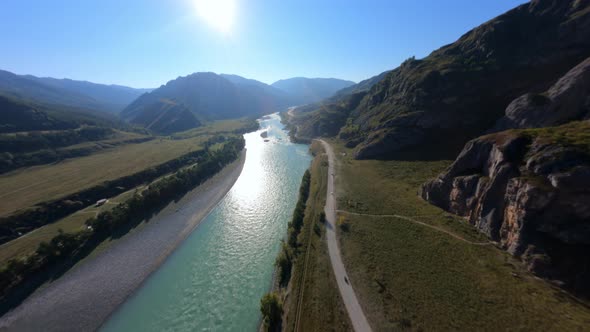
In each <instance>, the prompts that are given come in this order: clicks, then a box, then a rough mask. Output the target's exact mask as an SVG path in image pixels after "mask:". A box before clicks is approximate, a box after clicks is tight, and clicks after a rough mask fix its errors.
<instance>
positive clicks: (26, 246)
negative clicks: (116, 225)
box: [0, 187, 141, 266]
mask: <svg viewBox="0 0 590 332" xmlns="http://www.w3.org/2000/svg"><path fill="white" fill-rule="evenodd" d="M137 189H141V187H139V188H137ZM134 192H135V189H133V190H129V191H126V192H124V193H122V194H120V195H118V196H116V197H113V198H110V199H109V201H108V202H107V203H106V204H104V205H102V206H100V207H95V206H89V207H87V208H85V209H82V210H80V211H77V212H75V213H73V214H71V215H69V216H67V217H65V218H63V219H60V220H58V221H56V222H54V223H51V224H48V225H45V226H43V227H40V228H37V229H35V230H33V231H32V232H29V233H27V234H25V235H24V236H21V237H19V238H17V239H14V240H12V241H10V242H7V243H5V244H3V245H1V246H0V266H2V265H3V264H4V263H6V262H7V261H8V260H10V259H12V258H18V257H26V256H27V255H29V254H32V253H33V252H34V251H35V250H36V249H37V248H38V247H39V244H41V242H49V241H51V239H52V238H53V237H54V236H56V235H57V234H58V233H59V231H60V230H62V231H63V232H64V233H75V232H76V231H79V230H82V229H83V228H84V227H86V225H85V222H86V220H88V219H89V218H91V217H94V216H96V215H97V214H98V213H100V212H102V211H106V210H110V209H112V208H113V207H115V206H116V205H117V204H119V203H122V202H124V201H126V200H127V199H128V198H130V197H132V195H133V193H134Z"/></svg>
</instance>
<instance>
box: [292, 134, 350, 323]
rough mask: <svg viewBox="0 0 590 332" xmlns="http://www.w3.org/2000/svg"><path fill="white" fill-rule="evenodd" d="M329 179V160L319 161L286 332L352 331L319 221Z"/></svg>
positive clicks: (313, 168)
mask: <svg viewBox="0 0 590 332" xmlns="http://www.w3.org/2000/svg"><path fill="white" fill-rule="evenodd" d="M316 144H317V143H315V144H314V145H313V146H312V150H314V151H315V152H316V153H321V152H322V151H321V147H320V146H316ZM327 176H328V167H327V157H326V156H325V155H323V156H318V157H316V158H315V159H314V161H313V163H312V166H311V185H310V195H309V198H308V200H307V207H306V210H305V217H304V224H303V228H302V230H301V233H300V235H299V239H298V242H299V243H300V248H301V254H300V255H299V256H298V258H297V260H296V261H295V263H294V267H293V273H292V276H291V283H290V285H289V292H288V293H289V295H288V296H287V299H286V301H285V317H284V326H283V330H284V331H295V330H298V331H351V330H352V327H351V323H350V320H349V318H348V314H347V313H346V308H345V307H344V304H343V303H342V300H341V298H340V293H339V292H338V287H337V285H336V279H335V278H334V272H333V270H332V265H331V264H330V258H329V256H328V246H327V243H326V238H325V227H324V225H323V224H322V222H321V219H320V213H321V212H322V211H323V210H324V206H325V200H326V185H327ZM306 261H307V264H306ZM302 290H303V291H302ZM297 315H299V320H297ZM296 324H298V325H299V326H298V329H297V327H296Z"/></svg>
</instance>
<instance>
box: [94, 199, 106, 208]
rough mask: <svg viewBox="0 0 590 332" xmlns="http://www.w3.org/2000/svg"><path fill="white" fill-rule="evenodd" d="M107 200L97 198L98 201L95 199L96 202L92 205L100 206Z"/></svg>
mask: <svg viewBox="0 0 590 332" xmlns="http://www.w3.org/2000/svg"><path fill="white" fill-rule="evenodd" d="M108 201H109V200H108V199H106V198H103V199H99V200H98V201H96V204H94V206H96V207H98V206H102V205H104V204H105V203H106V202H108Z"/></svg>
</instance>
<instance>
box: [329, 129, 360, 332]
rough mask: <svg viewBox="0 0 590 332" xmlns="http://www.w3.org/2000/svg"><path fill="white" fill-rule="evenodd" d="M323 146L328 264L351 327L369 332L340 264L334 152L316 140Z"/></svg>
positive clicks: (357, 331)
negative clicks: (326, 189) (330, 264)
mask: <svg viewBox="0 0 590 332" xmlns="http://www.w3.org/2000/svg"><path fill="white" fill-rule="evenodd" d="M318 141H319V142H321V143H322V145H323V146H324V149H325V150H326V154H327V155H328V163H329V166H328V193H327V195H326V207H325V208H324V212H325V213H326V222H327V224H328V225H327V227H326V228H327V229H326V234H327V236H326V238H327V241H328V253H329V255H330V262H332V268H333V269H334V275H335V276H336V282H337V283H338V290H339V291H340V295H341V296H342V301H343V302H344V306H345V307H346V311H347V312H348V317H350V321H351V322H352V326H353V327H354V330H355V331H356V332H364V331H371V326H369V322H368V321H367V318H366V317H365V313H364V312H363V309H362V308H361V306H360V304H359V301H358V299H357V298H356V294H355V293H354V289H353V288H352V285H351V283H350V280H349V278H348V276H347V274H346V269H345V268H344V263H342V257H341V255H340V248H339V247H338V240H337V239H336V197H335V195H334V177H335V175H336V173H335V171H334V163H335V158H334V151H333V150H332V147H331V146H330V144H328V143H327V142H325V141H324V140H318Z"/></svg>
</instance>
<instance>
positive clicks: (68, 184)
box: [0, 136, 206, 216]
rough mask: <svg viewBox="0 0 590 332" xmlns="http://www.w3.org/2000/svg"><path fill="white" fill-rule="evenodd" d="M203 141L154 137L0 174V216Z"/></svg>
mask: <svg viewBox="0 0 590 332" xmlns="http://www.w3.org/2000/svg"><path fill="white" fill-rule="evenodd" d="M205 140H206V137H201V136H197V137H193V138H189V139H183V140H172V139H166V138H157V139H154V140H152V141H148V142H145V143H140V144H128V145H123V146H118V147H115V148H112V149H108V150H105V151H102V152H99V153H95V154H92V155H90V156H85V157H80V158H74V159H68V160H64V161H62V162H59V163H56V164H50V165H42V166H35V167H29V168H24V169H20V170H17V171H14V172H10V173H7V174H3V175H0V188H2V192H1V193H0V216H4V215H7V214H10V213H11V212H14V211H17V210H20V209H24V208H27V207H29V206H32V205H34V204H37V203H39V202H43V201H48V200H52V199H55V198H59V197H62V196H65V195H68V194H71V193H74V192H77V191H80V190H82V189H85V188H89V187H91V186H94V185H96V184H99V183H102V182H104V181H107V180H112V179H116V178H119V177H122V176H125V175H129V174H133V173H135V172H138V171H141V170H143V169H146V168H149V167H152V166H155V165H158V164H161V163H163V162H166V161H168V160H171V159H174V158H176V157H178V156H180V155H183V154H186V153H188V152H191V151H195V150H198V149H202V145H201V144H202V143H203V142H204V141H205Z"/></svg>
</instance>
